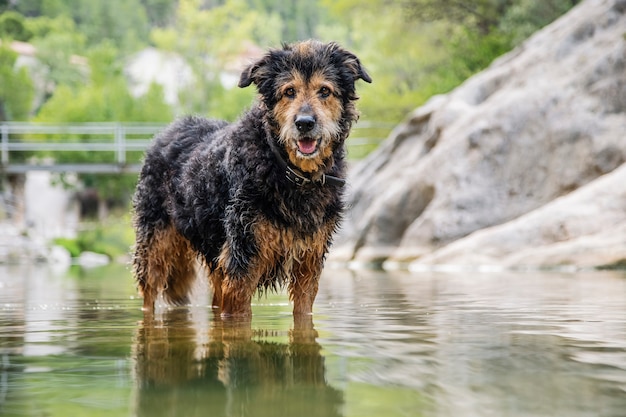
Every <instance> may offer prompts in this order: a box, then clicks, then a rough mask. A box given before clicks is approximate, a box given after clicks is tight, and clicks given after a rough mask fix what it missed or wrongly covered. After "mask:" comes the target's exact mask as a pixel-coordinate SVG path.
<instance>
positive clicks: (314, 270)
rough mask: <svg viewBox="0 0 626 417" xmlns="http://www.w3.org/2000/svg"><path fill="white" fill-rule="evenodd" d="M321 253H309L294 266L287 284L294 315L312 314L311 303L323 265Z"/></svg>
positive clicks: (315, 293) (315, 294)
mask: <svg viewBox="0 0 626 417" xmlns="http://www.w3.org/2000/svg"><path fill="white" fill-rule="evenodd" d="M323 258H324V254H323V253H311V254H308V255H307V256H306V257H305V258H304V259H301V260H300V261H299V262H297V263H296V264H295V265H294V268H293V272H292V274H293V275H292V278H291V281H290V282H289V297H290V298H291V299H292V300H293V314H294V315H296V316H297V315H308V314H311V313H312V312H313V302H314V301H315V297H316V296H317V290H318V287H319V280H320V275H321V274H322V267H323V263H324V259H323Z"/></svg>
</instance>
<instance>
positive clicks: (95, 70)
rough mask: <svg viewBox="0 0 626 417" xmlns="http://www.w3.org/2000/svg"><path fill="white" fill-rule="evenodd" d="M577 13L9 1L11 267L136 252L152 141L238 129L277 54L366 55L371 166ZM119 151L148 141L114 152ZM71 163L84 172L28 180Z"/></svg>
mask: <svg viewBox="0 0 626 417" xmlns="http://www.w3.org/2000/svg"><path fill="white" fill-rule="evenodd" d="M577 3H578V1H576V0H519V1H511V0H474V1H452V0H405V1H388V0H368V1H362V0H359V1H355V0H341V1H330V0H293V1H288V2H285V1H282V0H225V1H219V0H179V1H176V0H63V1H62V0H1V1H0V39H1V44H0V123H3V129H4V130H3V132H4V136H3V138H4V139H3V140H4V142H3V149H4V152H3V161H2V162H3V166H4V168H5V169H4V171H3V173H2V176H1V181H0V190H1V197H2V198H1V199H0V221H1V222H2V224H3V226H2V232H1V233H0V236H5V239H9V240H10V241H9V243H7V242H5V243H4V244H3V247H5V249H3V253H4V255H3V256H4V257H5V258H11V257H13V258H15V257H17V258H19V257H22V256H26V255H25V254H26V253H27V252H29V251H33V250H34V252H33V253H34V254H33V253H31V254H29V255H28V256H29V257H32V256H34V257H38V256H40V257H45V256H47V255H46V253H47V252H46V250H45V249H43V248H40V249H36V250H35V249H32V247H33V246H32V241H33V240H35V241H37V239H39V238H41V240H42V242H43V241H50V240H54V241H55V242H56V243H58V244H61V245H62V246H64V247H65V248H66V249H68V250H69V251H70V253H71V255H72V256H74V257H75V256H78V255H79V254H80V253H81V252H82V251H86V250H89V251H94V252H98V253H102V254H106V255H107V256H108V257H109V258H116V257H120V256H122V257H123V256H124V255H126V254H127V252H128V247H129V245H130V244H131V243H132V231H131V230H130V218H129V214H128V213H129V200H130V197H131V195H132V192H133V188H134V184H135V181H136V177H137V174H136V172H135V171H136V166H137V164H140V162H141V155H142V151H143V148H144V147H145V145H146V144H147V142H148V140H149V138H150V137H151V135H152V134H153V133H154V132H156V131H158V130H159V129H160V128H161V127H162V126H163V124H165V123H167V122H169V121H171V120H172V119H173V118H174V117H176V116H178V115H182V114H188V113H195V114H200V115H205V116H208V117H214V118H223V119H227V120H233V119H235V118H236V117H237V116H238V115H239V114H240V113H241V112H242V111H243V110H244V109H245V108H246V107H247V106H249V105H250V103H251V102H252V101H253V99H254V96H255V92H254V90H253V89H251V88H249V89H239V88H237V87H236V82H237V79H238V76H239V73H240V71H241V69H242V68H243V67H244V66H245V65H246V64H247V63H249V62H251V61H252V60H254V59H255V58H257V57H258V56H259V55H260V54H261V53H262V52H263V51H264V50H265V49H266V48H267V47H277V46H279V45H280V44H281V42H291V41H296V40H301V39H307V38H318V39H321V40H325V41H330V40H335V41H338V42H340V43H341V44H342V45H344V46H345V47H346V48H348V49H350V50H351V51H353V52H355V53H356V54H357V55H358V56H359V58H360V59H361V61H362V62H363V63H364V65H365V66H366V68H367V69H368V71H369V73H370V74H372V77H373V79H374V83H373V84H372V85H368V86H367V90H366V89H365V87H363V88H362V89H361V96H362V98H361V100H360V101H359V108H360V110H361V112H362V116H361V120H360V121H359V123H358V126H357V129H356V130H355V133H354V134H353V135H352V136H353V138H355V139H354V141H352V142H351V148H350V158H351V159H353V160H359V159H362V158H363V157H364V156H365V155H367V154H368V153H369V152H370V151H372V150H373V149H375V148H376V147H377V146H378V144H379V143H380V142H382V140H383V139H384V138H385V137H386V136H387V135H388V134H389V132H390V131H391V129H392V128H393V127H394V126H395V125H396V124H398V123H399V122H401V121H402V120H403V119H404V118H405V116H406V115H407V114H409V113H410V112H411V111H413V110H414V109H415V108H417V107H419V106H420V105H422V104H424V103H425V102H426V101H427V100H428V99H429V98H430V97H432V96H433V95H436V94H441V93H446V92H449V91H451V90H452V89H454V88H455V87H456V86H458V85H459V84H461V83H462V82H463V81H464V80H466V79H467V78H468V77H470V76H471V75H473V74H475V73H477V72H479V71H480V70H482V69H483V68H485V67H486V66H488V65H489V64H490V63H491V62H492V61H493V60H494V58H496V57H498V56H500V55H502V54H504V53H505V52H507V51H509V50H511V49H512V48H514V47H516V46H517V45H519V44H521V43H522V42H523V41H524V40H525V39H526V38H528V37H529V36H530V35H531V34H532V33H534V32H535V31H537V30H538V29H540V28H542V27H543V26H545V25H547V24H548V23H550V22H552V21H553V20H554V19H556V18H557V17H559V16H561V15H562V14H564V13H565V12H567V11H568V10H569V9H570V8H572V7H573V6H574V5H576V4H577ZM23 122H28V123H27V124H24V123H23ZM33 126H37V127H33ZM133 129H134V130H133ZM120 132H122V133H121V134H120ZM133 132H134V133H133ZM120 138H121V139H120ZM120 140H123V141H124V143H130V142H132V140H134V141H135V142H134V145H131V146H127V148H120V149H118V148H114V147H113V146H114V145H115V144H118V145H119V143H120ZM72 143H76V144H89V143H92V145H91V147H90V145H87V146H81V145H76V146H72V145H71V144H72ZM107 143H110V145H111V147H107V146H105V145H106V144H107ZM55 144H56V145H55ZM9 149H10V150H11V152H9ZM63 163H65V164H74V166H77V164H80V167H78V168H76V169H74V170H73V171H71V170H69V169H70V168H67V165H66V166H65V168H64V167H63V165H61V168H57V169H40V170H38V171H33V170H32V169H28V168H24V166H26V165H29V164H30V165H32V164H36V165H55V164H57V165H58V164H63ZM109 163H111V164H112V166H113V169H109V168H110V166H109V168H106V167H105V168H102V167H101V165H102V164H109ZM98 164H100V165H98ZM132 164H135V165H134V166H131V165H132ZM89 165H90V166H92V168H90V169H84V167H85V166H89ZM10 166H12V167H13V168H11V169H8V168H7V167H10ZM94 166H96V167H100V168H99V172H90V171H98V169H96V168H94ZM107 166H108V165H107ZM20 167H21V168H20ZM81 167H82V168H81ZM133 167H134V168H133ZM49 185H50V186H51V187H52V189H50V188H49ZM22 238H28V239H30V240H29V243H24V245H25V246H24V247H20V245H19V242H21V240H20V239H22ZM11 247H14V248H18V247H19V250H17V251H13V250H11V249H10V248H11Z"/></svg>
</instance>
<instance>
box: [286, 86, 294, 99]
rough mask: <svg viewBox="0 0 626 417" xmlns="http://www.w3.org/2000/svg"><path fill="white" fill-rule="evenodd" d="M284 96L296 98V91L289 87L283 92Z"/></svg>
mask: <svg viewBox="0 0 626 417" xmlns="http://www.w3.org/2000/svg"><path fill="white" fill-rule="evenodd" d="M285 95H286V96H287V97H289V98H294V97H295V96H296V89H295V88H293V87H289V88H288V89H286V90H285Z"/></svg>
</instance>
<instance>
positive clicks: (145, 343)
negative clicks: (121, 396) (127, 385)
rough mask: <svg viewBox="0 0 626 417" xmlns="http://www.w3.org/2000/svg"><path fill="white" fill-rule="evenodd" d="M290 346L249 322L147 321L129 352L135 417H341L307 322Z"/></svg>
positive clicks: (179, 317) (182, 315) (337, 395)
mask: <svg viewBox="0 0 626 417" xmlns="http://www.w3.org/2000/svg"><path fill="white" fill-rule="evenodd" d="M295 320H296V321H295V322H294V326H293V328H292V329H290V330H289V332H288V342H287V343H284V342H283V343H280V342H274V341H270V340H271V339H274V338H278V337H275V336H280V334H272V332H266V331H261V330H253V329H252V327H251V322H250V321H249V320H247V321H232V320H223V319H220V318H219V317H213V319H212V320H209V319H208V318H204V320H202V319H197V317H194V316H193V315H192V314H190V311H189V310H187V309H181V308H178V309H172V310H168V311H165V312H163V313H162V314H161V315H160V316H152V317H148V316H146V317H145V318H144V321H143V323H141V325H140V327H139V329H138V331H137V337H136V340H135V342H134V347H133V359H134V363H135V375H136V384H137V391H136V392H137V399H136V405H137V410H136V413H135V414H136V415H139V416H157V415H158V416H186V417H193V416H259V417H262V416H292V415H293V416H300V417H305V416H339V415H340V413H341V410H340V409H341V405H342V395H341V392H340V391H338V390H336V389H335V388H333V387H331V386H330V385H328V384H327V383H326V380H325V368H324V357H323V356H322V355H321V354H320V350H321V346H320V345H319V344H318V343H317V342H316V338H317V332H316V330H315V329H314V327H313V322H312V319H311V318H310V316H309V317H307V318H305V319H301V318H299V319H298V318H296V319H295Z"/></svg>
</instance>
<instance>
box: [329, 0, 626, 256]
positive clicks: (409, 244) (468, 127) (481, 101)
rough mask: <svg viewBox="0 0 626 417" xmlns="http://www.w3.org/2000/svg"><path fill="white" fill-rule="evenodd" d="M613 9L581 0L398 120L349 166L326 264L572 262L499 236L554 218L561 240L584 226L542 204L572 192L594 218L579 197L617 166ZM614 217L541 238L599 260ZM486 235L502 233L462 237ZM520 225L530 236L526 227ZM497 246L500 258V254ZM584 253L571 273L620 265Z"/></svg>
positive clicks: (617, 4)
mask: <svg viewBox="0 0 626 417" xmlns="http://www.w3.org/2000/svg"><path fill="white" fill-rule="evenodd" d="M622 3H623V2H622V1H620V0H618V1H615V0H586V1H583V2H582V3H580V4H579V5H578V6H576V7H575V8H574V9H572V10H571V11H570V12H569V13H568V14H566V15H565V16H563V17H562V18H560V19H559V20H557V21H555V22H554V23H553V24H551V25H549V26H547V27H546V28H544V29H543V30H541V31H539V32H537V33H536V34H535V35H533V36H532V37H531V38H529V39H528V40H527V41H526V42H524V43H523V44H522V45H521V46H520V47H518V48H517V49H515V50H513V51H512V52H510V53H508V54H506V55H504V56H503V57H501V58H499V59H497V60H496V61H494V63H492V65H491V66H490V67H489V68H487V69H486V70H484V71H483V72H481V73H479V74H477V75H475V76H473V77H471V78H470V79H468V80H467V81H466V82H465V83H463V84H462V85H461V86H459V87H458V88H457V89H455V90H454V91H452V92H451V93H449V94H447V95H440V96H435V97H433V98H431V99H430V100H429V101H428V102H427V103H426V104H425V105H424V106H422V107H420V108H418V109H416V110H415V111H414V112H413V113H412V114H410V115H409V116H408V117H407V119H406V120H405V121H404V122H403V123H402V124H400V125H399V126H398V127H397V128H396V129H394V130H393V132H392V133H391V134H390V136H389V138H388V139H387V140H386V141H385V142H384V143H383V144H382V145H381V146H380V147H379V149H377V150H376V151H375V152H373V153H372V154H371V155H369V156H368V158H366V159H365V160H363V161H361V162H360V163H359V164H357V165H356V166H355V167H354V168H353V169H352V171H351V174H350V178H349V183H350V188H349V192H348V196H347V203H348V207H349V211H348V213H347V215H346V218H345V220H344V224H343V227H342V229H341V231H340V233H339V235H338V237H337V239H336V244H335V250H333V252H332V253H331V256H330V260H331V261H334V262H350V263H352V264H371V263H374V264H381V263H382V262H386V264H393V263H396V264H399V263H401V264H405V263H411V265H414V266H415V265H416V264H417V263H419V262H420V261H421V260H422V261H423V262H424V264H425V265H428V264H432V263H433V262H451V263H460V264H464V263H469V264H472V265H475V264H479V263H482V262H484V263H489V264H499V265H502V266H507V267H510V266H513V265H522V264H524V265H534V264H537V265H541V266H546V265H548V264H550V263H551V262H554V263H556V264H563V263H567V264H571V265H577V264H578V262H577V261H576V259H577V258H576V257H575V256H573V255H571V256H570V257H569V258H568V257H567V256H565V255H563V256H564V257H563V258H559V259H557V258H550V257H547V258H545V259H543V260H541V259H539V257H538V256H536V255H533V254H532V253H533V246H534V245H536V242H534V241H533V240H532V239H530V240H528V241H524V240H523V239H522V238H521V237H520V236H517V235H516V233H518V232H519V230H520V229H519V226H517V228H515V227H513V226H510V225H509V226H508V228H507V227H506V226H507V225H508V224H509V223H511V224H513V225H515V224H516V223H514V222H516V221H519V219H522V218H523V219H524V220H525V221H528V222H532V221H539V220H537V219H538V217H534V216H538V215H537V214H536V213H541V212H544V213H551V214H549V215H550V216H552V217H548V218H545V219H543V220H541V221H542V222H544V223H541V224H543V225H544V226H545V222H554V224H557V225H558V224H560V223H563V222H565V223H563V224H567V225H569V226H568V229H567V230H568V233H571V232H569V231H570V230H574V229H575V230H577V229H576V227H577V226H575V224H579V225H582V223H583V218H584V216H580V215H577V214H576V213H575V212H572V211H568V212H567V216H569V217H568V218H561V217H559V216H558V215H556V214H555V213H557V212H556V211H553V210H555V209H551V208H550V207H551V206H552V205H553V204H556V203H557V200H558V199H560V198H564V197H566V196H568V195H570V194H572V195H574V194H573V193H575V192H576V191H577V190H579V189H580V191H582V190H583V188H584V189H585V190H586V191H585V193H583V195H584V196H585V198H589V202H588V203H585V204H592V205H593V204H594V201H596V203H595V204H597V205H598V208H597V210H596V211H595V213H597V215H600V213H601V212H602V210H601V207H599V204H600V203H598V202H597V198H596V197H594V196H593V195H592V193H593V192H598V193H600V192H604V191H601V190H602V189H603V188H602V187H601V186H597V187H593V186H591V185H592V184H593V183H594V182H595V181H600V180H601V179H602V178H604V176H605V174H608V173H612V172H617V171H618V170H619V169H621V167H623V166H624V162H625V161H626V137H625V132H626V39H625V38H624V34H625V33H626V11H625V10H624V9H625V8H624V7H623V6H622ZM620 172H621V171H620ZM621 175H623V174H621ZM601 183H602V182H601ZM622 183H623V184H626V180H624V181H623V182H622ZM624 187H626V185H625V186H624ZM587 190H591V191H587ZM572 198H573V197H572ZM578 198H580V197H578ZM611 198H614V199H615V200H614V201H613V200H611ZM622 199H623V197H621V196H620V193H615V195H614V196H613V197H611V195H608V196H604V197H603V200H602V201H604V203H603V204H607V205H609V206H611V207H612V205H617V206H619V205H621V204H622ZM572 201H573V200H572ZM577 201H578V200H577ZM577 204H578V207H585V208H586V209H588V208H589V207H588V206H586V205H583V203H581V202H579V201H578V202H577ZM557 207H560V206H557ZM542 208H543V209H545V210H540V209H542ZM533 213H535V214H534V215H533V216H531V214H533ZM546 215H548V214H546ZM563 215H565V214H563ZM577 219H578V220H577ZM577 221H578V223H576V222H577ZM616 221H619V222H622V223H619V222H618V223H616V224H613V225H612V226H610V227H609V226H608V225H607V224H605V223H604V222H602V225H603V226H600V225H598V227H597V228H595V229H593V230H592V229H588V230H587V229H584V228H583V229H581V230H583V231H581V232H580V233H577V234H574V235H571V234H570V235H563V237H562V238H557V237H555V238H554V239H561V240H554V242H551V241H550V240H549V239H547V240H542V241H541V242H542V244H543V245H552V244H554V245H557V243H558V245H557V246H553V247H551V250H556V249H558V248H564V247H569V248H570V249H571V251H572V252H571V253H573V252H575V251H576V250H578V249H581V248H584V247H585V246H584V245H585V244H588V245H590V247H593V248H597V249H598V251H599V252H602V251H601V250H600V249H599V248H601V247H602V245H601V244H600V243H599V242H600V240H601V239H602V238H603V237H604V238H606V239H608V240H607V242H608V241H612V240H614V238H613V237H612V236H614V235H612V234H611V233H612V231H615V233H617V230H618V229H619V228H618V226H620V227H621V225H622V224H623V222H624V221H625V220H624V219H623V218H621V220H616ZM559 222H560V223H559ZM571 222H573V223H571ZM585 224H587V223H585ZM496 227H501V228H502V229H501V230H500V231H498V233H497V235H498V238H497V239H496V238H495V237H494V238H493V239H492V240H488V243H485V242H487V240H484V239H485V238H484V237H483V238H481V239H478V238H473V235H474V234H477V235H478V236H481V235H479V233H482V234H483V236H484V233H486V232H487V231H488V230H490V232H489V233H493V230H492V228H496ZM526 227H528V228H529V229H531V230H532V229H533V225H532V223H528V225H527V226H526ZM535 227H539V224H535ZM604 227H608V228H607V229H604ZM571 228H574V229H571ZM546 230H550V231H551V233H557V232H558V230H559V229H558V227H557V228H556V229H555V226H551V227H549V228H547V229H546ZM584 230H586V231H584ZM494 236H495V235H494ZM555 236H556V235H555ZM585 236H587V237H588V238H589V239H586V238H585ZM457 242H458V244H457ZM478 242H480V244H479V243H478ZM505 244H509V245H510V247H511V248H514V249H512V251H513V252H511V253H508V252H507V253H505V252H502V246H503V245H504V246H506V245H505ZM453 245H454V246H453ZM527 245H528V246H527ZM448 246H449V247H450V249H448V251H446V248H447V247H448ZM576 248H578V249H576ZM452 249H454V250H452ZM544 249H545V248H544ZM583 251H584V249H583ZM591 252H592V251H590V252H589V253H588V256H586V257H585V260H584V261H583V260H582V258H581V261H580V264H581V265H583V264H584V266H594V265H596V266H599V265H604V264H607V265H608V264H611V263H613V262H619V261H620V257H621V258H624V255H620V254H619V253H615V254H614V255H612V256H607V255H606V254H604V253H603V254H600V253H598V255H597V256H595V257H594V256H592V255H591V254H590V253H591ZM571 253H570V254H571ZM568 256H569V255H568Z"/></svg>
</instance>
